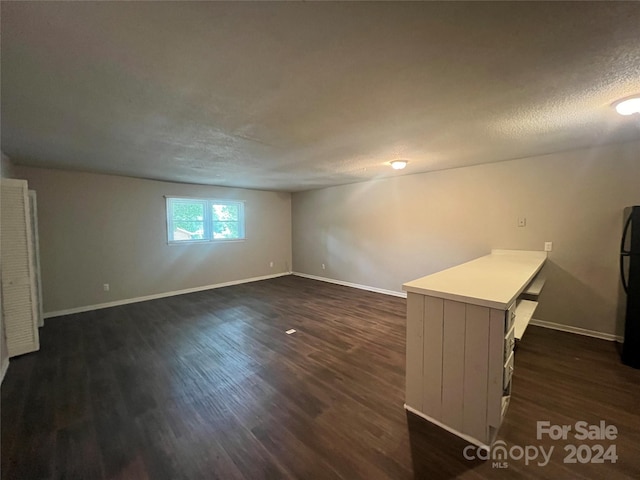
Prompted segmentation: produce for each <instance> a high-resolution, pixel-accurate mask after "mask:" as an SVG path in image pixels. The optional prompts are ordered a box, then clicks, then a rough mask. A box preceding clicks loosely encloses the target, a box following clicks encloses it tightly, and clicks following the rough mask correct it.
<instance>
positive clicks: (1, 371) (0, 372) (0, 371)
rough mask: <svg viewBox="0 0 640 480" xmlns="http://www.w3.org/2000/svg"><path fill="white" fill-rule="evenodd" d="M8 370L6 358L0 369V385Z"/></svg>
mask: <svg viewBox="0 0 640 480" xmlns="http://www.w3.org/2000/svg"><path fill="white" fill-rule="evenodd" d="M8 369H9V359H8V358H7V361H6V362H5V363H4V365H2V368H1V369H0V383H2V381H3V380H4V376H5V375H6V374H7V370H8Z"/></svg>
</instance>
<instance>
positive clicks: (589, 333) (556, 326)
mask: <svg viewBox="0 0 640 480" xmlns="http://www.w3.org/2000/svg"><path fill="white" fill-rule="evenodd" d="M529 325H535V326H537V327H543V328H549V329H551V330H559V331H561V332H568V333H575V334H577V335H584V336H585V337H593V338H599V339H601V340H608V341H610V342H620V343H622V341H623V338H622V337H621V336H620V335H613V334H611V333H603V332H597V331H595V330H588V329H586V328H580V327H574V326H572V325H562V324H560V323H553V322H545V321H544V320H536V319H535V318H532V319H531V321H530V322H529Z"/></svg>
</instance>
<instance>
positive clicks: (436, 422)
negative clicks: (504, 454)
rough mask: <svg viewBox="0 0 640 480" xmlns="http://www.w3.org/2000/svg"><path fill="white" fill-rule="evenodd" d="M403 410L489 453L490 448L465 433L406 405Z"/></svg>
mask: <svg viewBox="0 0 640 480" xmlns="http://www.w3.org/2000/svg"><path fill="white" fill-rule="evenodd" d="M404 408H405V410H407V411H409V412H411V413H413V414H414V415H417V416H419V417H420V418H424V419H425V420H426V421H428V422H431V423H433V424H434V425H437V426H438V427H440V428H442V429H443V430H446V431H447V432H449V433H453V434H454V435H455V436H457V437H460V438H462V439H463V440H466V441H467V442H469V443H471V444H473V445H475V446H477V447H480V448H484V449H485V450H486V451H490V450H491V446H490V445H487V444H486V443H482V442H481V441H480V440H478V439H475V438H473V437H471V436H469V435H467V434H466V433H462V432H459V431H457V430H456V429H454V428H451V427H450V426H448V425H445V424H444V423H442V422H439V421H438V420H436V419H435V418H431V417H430V416H429V415H425V414H424V413H422V412H420V411H418V410H416V409H415V408H412V407H410V406H409V405H407V404H406V403H405V404H404Z"/></svg>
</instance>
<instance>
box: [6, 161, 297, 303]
mask: <svg viewBox="0 0 640 480" xmlns="http://www.w3.org/2000/svg"><path fill="white" fill-rule="evenodd" d="M14 170H15V174H16V177H18V178H24V179H26V180H28V182H29V188H30V189H33V190H35V191H36V192H37V195H38V222H39V233H40V254H41V271H42V287H43V296H44V299H43V300H44V301H43V303H44V311H45V314H46V313H48V312H49V313H50V312H58V311H64V310H68V309H74V308H79V307H85V306H90V305H97V304H101V303H108V302H113V301H119V300H125V299H130V298H136V297H141V296H147V295H155V294H162V293H166V292H172V291H176V290H183V289H190V288H197V287H202V286H206V285H213V284H218V283H224V282H230V281H236V280H242V279H248V278H253V277H260V276H265V275H272V274H277V273H282V272H288V271H289V270H290V266H291V195H290V194H288V193H277V192H267V191H259V190H246V189H235V188H224V187H210V186H202V185H190V184H180V183H168V182H158V181H152V180H141V179H135V178H127V177H119V176H112V175H98V174H92V173H79V172H71V171H62V170H50V169H42V168H27V167H20V166H16V167H15V168H14ZM164 195H174V196H201V197H208V198H228V199H239V200H245V201H246V203H245V216H246V235H247V239H246V240H245V241H239V242H222V243H208V244H200V245H171V246H170V245H168V244H167V234H166V212H165V198H164ZM271 261H273V262H274V267H273V268H270V267H269V263H270V262H271ZM104 283H109V284H110V291H109V292H105V291H103V284H104Z"/></svg>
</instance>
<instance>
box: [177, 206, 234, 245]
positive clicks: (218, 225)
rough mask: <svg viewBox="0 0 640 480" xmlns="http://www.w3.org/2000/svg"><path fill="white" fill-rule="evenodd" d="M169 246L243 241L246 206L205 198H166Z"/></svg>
mask: <svg viewBox="0 0 640 480" xmlns="http://www.w3.org/2000/svg"><path fill="white" fill-rule="evenodd" d="M167 227H168V231H167V234H168V235H167V236H168V241H169V243H181V242H202V241H205V242H209V241H215V240H238V239H243V238H244V203H243V202H238V201H231V200H214V199H202V198H173V197H169V198H167Z"/></svg>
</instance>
